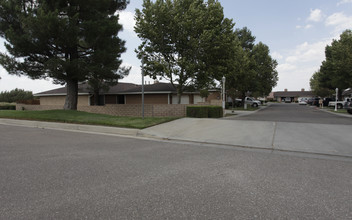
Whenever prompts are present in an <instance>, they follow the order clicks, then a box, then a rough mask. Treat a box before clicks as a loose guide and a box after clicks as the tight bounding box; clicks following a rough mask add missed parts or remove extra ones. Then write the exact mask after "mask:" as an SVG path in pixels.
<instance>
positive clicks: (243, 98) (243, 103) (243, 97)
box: [241, 92, 246, 107]
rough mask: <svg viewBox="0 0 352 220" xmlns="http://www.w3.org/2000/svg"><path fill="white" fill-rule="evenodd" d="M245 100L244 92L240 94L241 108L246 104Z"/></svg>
mask: <svg viewBox="0 0 352 220" xmlns="http://www.w3.org/2000/svg"><path fill="white" fill-rule="evenodd" d="M245 100H246V93H245V92H243V93H242V103H241V105H242V107H244V105H245V104H246V103H245V102H246V101H245Z"/></svg>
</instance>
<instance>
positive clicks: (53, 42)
mask: <svg viewBox="0 0 352 220" xmlns="http://www.w3.org/2000/svg"><path fill="white" fill-rule="evenodd" d="M127 4H128V1H127V0H103V1H101V0H99V1H98V0H89V1H87V0H56V1H53V0H47V1H43V0H22V1H18V0H3V1H1V3H0V36H1V37H3V38H5V39H6V42H7V43H5V46H6V49H7V51H8V54H5V53H1V54H0V64H1V65H2V66H3V67H4V68H5V69H6V70H7V71H8V72H9V73H10V74H16V75H26V76H29V77H30V78H32V79H41V78H48V77H49V78H52V79H53V80H54V83H58V84H66V86H67V96H66V101H65V105H64V109H77V96H78V82H82V81H86V80H89V79H99V80H105V79H107V80H110V79H116V78H119V75H118V72H117V71H118V69H119V67H120V64H121V60H120V55H121V53H123V52H124V51H125V47H124V44H125V42H124V41H122V40H121V39H120V38H118V36H117V34H118V32H119V31H120V30H121V29H122V26H121V25H120V24H118V18H119V16H118V14H117V13H116V11H117V10H122V9H124V8H125V7H126V5H127Z"/></svg>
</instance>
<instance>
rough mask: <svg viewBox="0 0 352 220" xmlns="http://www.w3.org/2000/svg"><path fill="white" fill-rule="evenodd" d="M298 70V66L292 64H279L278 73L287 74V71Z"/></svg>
mask: <svg viewBox="0 0 352 220" xmlns="http://www.w3.org/2000/svg"><path fill="white" fill-rule="evenodd" d="M295 69H297V66H295V65H293V64H291V63H284V64H279V65H278V66H277V71H279V72H286V71H292V70H295Z"/></svg>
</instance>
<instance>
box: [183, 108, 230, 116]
mask: <svg viewBox="0 0 352 220" xmlns="http://www.w3.org/2000/svg"><path fill="white" fill-rule="evenodd" d="M222 116H223V111H222V107H221V106H187V117H191V118H221V117H222Z"/></svg>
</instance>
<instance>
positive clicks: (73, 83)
mask: <svg viewBox="0 0 352 220" xmlns="http://www.w3.org/2000/svg"><path fill="white" fill-rule="evenodd" d="M66 86H67V94H66V100H65V105H64V110H77V99H78V80H72V79H71V80H67V85H66Z"/></svg>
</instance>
